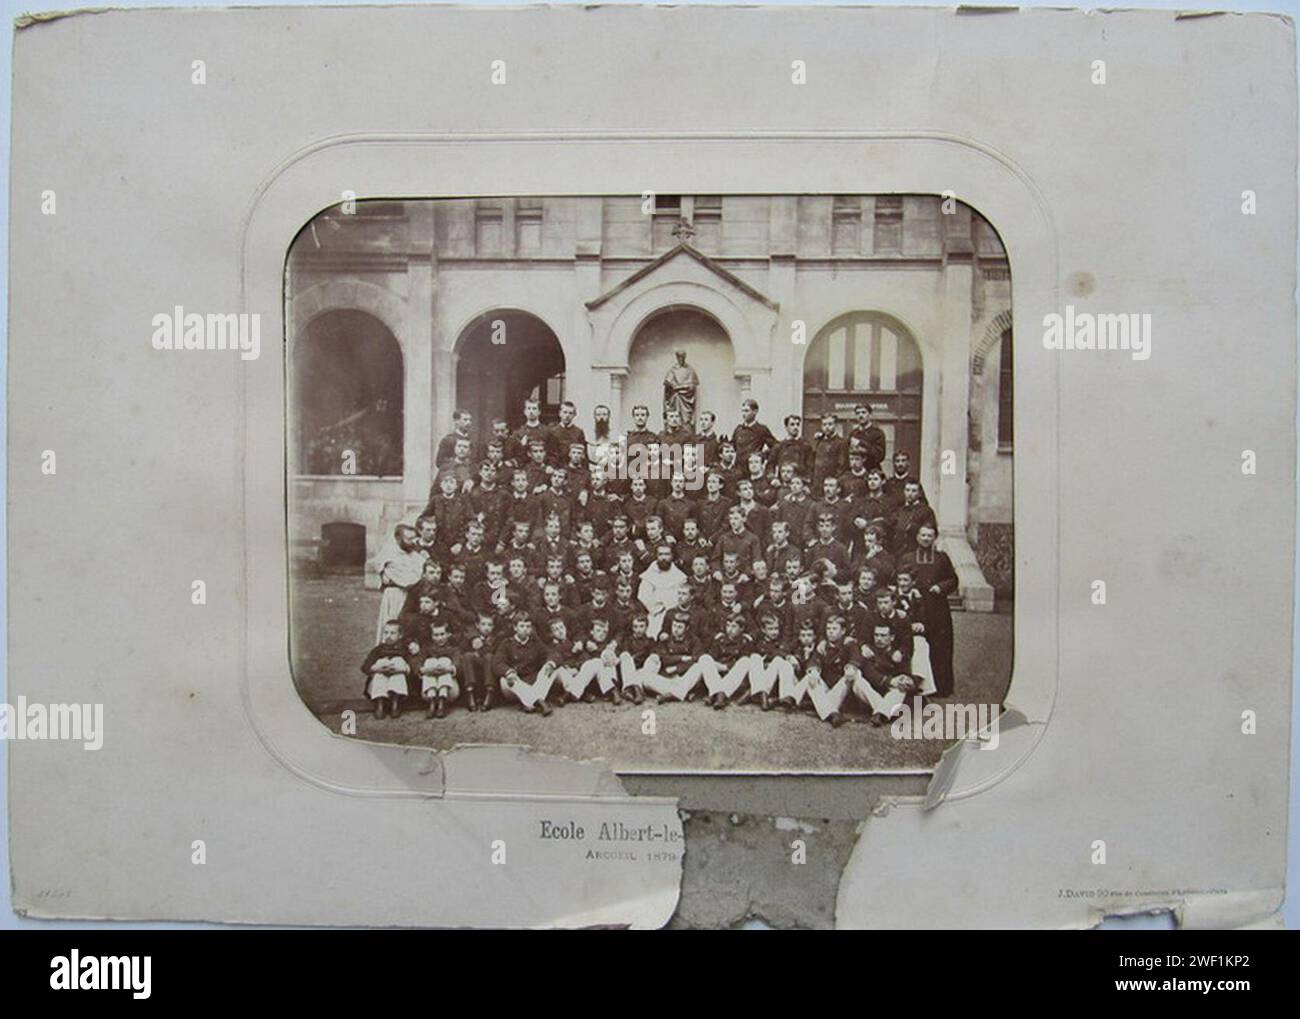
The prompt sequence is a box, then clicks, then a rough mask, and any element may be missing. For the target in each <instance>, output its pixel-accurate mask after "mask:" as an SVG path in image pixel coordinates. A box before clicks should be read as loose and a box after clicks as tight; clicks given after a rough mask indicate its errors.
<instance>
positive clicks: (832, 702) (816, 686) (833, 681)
mask: <svg viewBox="0 0 1300 1019" xmlns="http://www.w3.org/2000/svg"><path fill="white" fill-rule="evenodd" d="M845 625H846V624H845V619H844V617H843V616H839V615H835V614H833V613H832V614H831V615H830V616H829V617H827V619H826V636H825V637H823V638H822V641H821V643H820V644H818V645H817V655H818V657H819V658H820V659H821V675H820V676H819V677H818V678H817V679H816V680H814V681H813V682H812V683H810V684H809V685H808V696H809V698H810V699H811V700H812V703H813V708H814V709H815V710H816V712H817V716H818V717H819V718H820V719H821V720H822V721H823V722H830V723H831V725H832V726H834V727H836V728H839V727H840V726H841V725H843V724H844V723H845V722H847V721H848V717H847V716H846V715H845V714H844V712H843V710H842V709H843V706H844V699H845V697H847V696H848V693H849V691H850V690H851V689H852V688H853V684H854V682H855V681H857V680H859V679H861V678H862V671H861V669H860V667H859V665H858V661H859V656H858V642H857V641H855V640H854V639H853V638H852V637H850V636H848V634H847V633H846V631H845Z"/></svg>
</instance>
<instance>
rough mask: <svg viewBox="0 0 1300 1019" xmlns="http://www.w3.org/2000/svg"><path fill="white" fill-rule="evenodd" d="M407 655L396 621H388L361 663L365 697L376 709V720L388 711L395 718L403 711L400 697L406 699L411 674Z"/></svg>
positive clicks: (399, 626) (400, 630)
mask: <svg viewBox="0 0 1300 1019" xmlns="http://www.w3.org/2000/svg"><path fill="white" fill-rule="evenodd" d="M406 654H407V651H406V642H405V641H404V640H403V639H402V627H401V625H400V624H399V623H398V622H397V620H396V619H390V620H388V621H387V622H386V623H384V626H383V632H382V635H381V639H380V641H379V643H378V644H376V645H375V646H374V647H373V648H371V649H370V651H369V653H368V654H367V655H366V658H365V661H363V662H362V663H361V674H362V675H363V676H365V677H366V685H365V691H366V696H367V697H368V698H370V702H371V703H372V704H373V705H374V707H375V717H376V718H383V717H384V716H385V715H386V714H388V713H390V712H391V714H392V716H393V717H394V718H396V717H397V716H398V715H400V714H401V712H402V698H403V697H405V696H406V693H407V688H406V680H407V677H408V676H409V674H410V671H411V664H410V662H408V661H407V659H406Z"/></svg>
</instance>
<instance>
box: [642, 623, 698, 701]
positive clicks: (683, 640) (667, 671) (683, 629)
mask: <svg viewBox="0 0 1300 1019" xmlns="http://www.w3.org/2000/svg"><path fill="white" fill-rule="evenodd" d="M668 620H669V623H668V627H667V631H668V632H667V633H666V634H664V635H663V636H662V637H661V638H660V640H659V646H658V648H657V657H658V659H659V662H658V668H657V669H655V670H654V671H653V672H652V671H651V670H650V668H649V667H647V668H645V669H643V670H642V674H641V683H642V685H643V686H644V687H645V688H646V689H647V690H649V691H650V692H651V693H653V694H655V695H656V696H657V697H658V698H659V703H660V704H662V703H664V701H666V700H668V699H669V698H675V699H676V700H679V701H692V700H695V698H696V696H697V694H696V687H698V686H699V685H700V683H701V681H702V680H703V679H704V669H703V666H702V665H701V664H700V662H699V661H698V658H699V644H698V643H697V642H696V640H695V638H693V637H692V636H691V634H690V632H689V620H688V618H687V616H686V614H685V613H683V612H681V611H679V610H672V611H670V612H669V613H668Z"/></svg>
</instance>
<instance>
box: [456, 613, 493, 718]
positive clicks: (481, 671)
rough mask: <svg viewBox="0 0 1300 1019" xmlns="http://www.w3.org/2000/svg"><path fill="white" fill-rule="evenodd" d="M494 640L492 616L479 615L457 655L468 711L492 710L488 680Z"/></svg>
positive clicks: (490, 688) (490, 614) (491, 687)
mask: <svg viewBox="0 0 1300 1019" xmlns="http://www.w3.org/2000/svg"><path fill="white" fill-rule="evenodd" d="M497 640H498V636H497V632H496V617H495V616H494V615H493V614H492V613H490V612H484V613H481V614H480V615H479V617H478V619H477V620H476V621H475V624H474V632H473V633H471V634H470V636H469V639H468V640H467V641H466V642H465V647H464V649H463V650H462V651H461V656H460V671H461V676H462V677H463V678H464V680H465V689H466V691H467V694H466V696H467V698H468V701H469V710H470V711H488V710H490V709H491V707H492V699H493V694H494V693H495V687H496V684H495V681H494V680H493V677H492V649H493V647H494V646H495V644H496V643H497Z"/></svg>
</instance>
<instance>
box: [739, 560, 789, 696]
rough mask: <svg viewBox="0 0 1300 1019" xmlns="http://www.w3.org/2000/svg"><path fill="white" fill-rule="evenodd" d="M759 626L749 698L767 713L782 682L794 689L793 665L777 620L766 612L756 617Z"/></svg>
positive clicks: (751, 663) (751, 661) (752, 662)
mask: <svg viewBox="0 0 1300 1019" xmlns="http://www.w3.org/2000/svg"><path fill="white" fill-rule="evenodd" d="M772 579H773V580H780V579H781V578H780V577H773V578H772ZM758 625H759V632H760V636H759V638H758V640H757V641H755V642H754V650H753V654H752V656H751V659H750V665H749V699H750V700H753V699H754V698H757V699H758V705H759V707H760V708H762V709H763V710H764V711H770V710H771V708H772V692H773V690H775V689H776V688H777V684H778V683H782V682H784V684H785V686H786V687H787V689H790V688H793V686H794V682H795V679H794V664H793V663H792V662H791V661H790V651H791V649H790V646H789V643H788V638H786V637H784V636H783V635H782V632H781V621H780V619H779V618H778V617H777V616H776V615H775V614H773V613H771V612H765V613H763V614H762V615H760V616H759V619H758Z"/></svg>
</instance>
